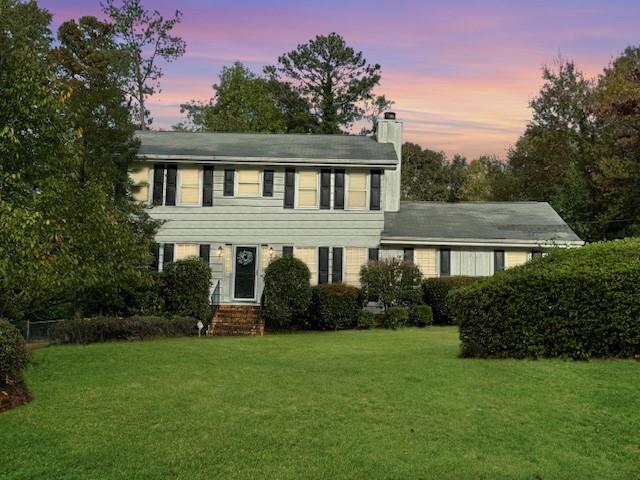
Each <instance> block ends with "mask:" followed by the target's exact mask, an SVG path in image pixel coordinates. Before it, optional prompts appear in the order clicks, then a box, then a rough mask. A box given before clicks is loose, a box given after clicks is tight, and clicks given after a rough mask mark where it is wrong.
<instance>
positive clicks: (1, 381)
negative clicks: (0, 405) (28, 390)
mask: <svg viewBox="0 0 640 480" xmlns="http://www.w3.org/2000/svg"><path fill="white" fill-rule="evenodd" d="M28 362H29V354H28V352H27V347H26V345H25V342H24V338H23V337H22V335H21V334H20V330H18V329H17V328H16V327H15V326H14V325H13V324H12V323H10V322H9V321H8V320H5V319H4V318H0V396H1V395H2V392H4V391H6V390H7V389H8V387H10V386H12V385H16V384H19V383H21V382H22V376H23V373H24V369H25V368H26V367H27V363H28ZM0 400H2V399H0Z"/></svg>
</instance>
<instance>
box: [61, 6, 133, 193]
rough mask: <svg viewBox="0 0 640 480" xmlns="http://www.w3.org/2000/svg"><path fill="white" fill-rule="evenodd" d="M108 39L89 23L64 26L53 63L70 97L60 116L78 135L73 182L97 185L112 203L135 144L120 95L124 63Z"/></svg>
mask: <svg viewBox="0 0 640 480" xmlns="http://www.w3.org/2000/svg"><path fill="white" fill-rule="evenodd" d="M113 33H114V29H113V26H112V25H110V24H107V23H104V22H101V21H99V20H98V19H96V18H95V17H82V18H80V20H78V22H76V21H74V20H69V21H67V22H64V23H63V24H62V25H61V26H60V28H59V30H58V41H59V47H58V48H57V49H56V50H55V59H56V61H57V66H58V71H59V75H60V77H61V79H62V80H63V81H64V82H65V83H66V85H67V86H68V89H69V91H70V92H71V94H70V97H69V99H68V101H67V102H66V112H67V115H68V117H69V118H68V120H69V122H70V123H71V124H72V125H73V129H74V131H76V132H78V141H77V142H76V143H77V147H78V149H79V161H78V164H77V177H78V179H79V181H80V183H81V184H84V183H86V182H89V181H98V182H101V183H102V184H103V185H105V186H106V187H107V188H109V190H110V193H111V196H112V198H123V197H125V195H126V193H127V186H128V182H129V179H128V170H129V168H130V167H131V165H132V164H133V163H134V161H135V158H136V153H137V150H138V146H139V142H138V141H137V140H136V139H135V137H134V134H135V125H134V124H133V123H132V122H131V119H130V115H129V109H128V108H127V103H126V100H125V95H124V93H123V90H124V86H125V85H126V74H127V57H126V55H125V51H124V49H123V48H121V47H119V46H118V45H116V44H115V42H114V38H113Z"/></svg>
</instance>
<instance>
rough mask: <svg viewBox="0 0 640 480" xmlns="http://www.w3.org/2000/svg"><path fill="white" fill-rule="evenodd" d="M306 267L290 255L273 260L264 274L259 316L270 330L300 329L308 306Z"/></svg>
mask: <svg viewBox="0 0 640 480" xmlns="http://www.w3.org/2000/svg"><path fill="white" fill-rule="evenodd" d="M310 278H311V273H310V272H309V267H307V266H306V265H305V263H304V262H302V261H301V260H299V259H297V258H294V257H292V256H289V255H285V256H283V257H280V258H276V259H275V260H274V261H273V262H271V263H270V264H269V266H268V267H267V269H266V271H265V274H264V293H263V308H262V317H263V318H264V320H265V324H266V325H267V326H268V327H272V328H290V327H292V326H294V325H296V326H301V325H302V324H303V323H304V319H305V317H306V315H307V311H308V309H309V306H310V305H311V285H310V284H309V279H310Z"/></svg>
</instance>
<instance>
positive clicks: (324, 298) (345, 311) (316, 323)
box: [309, 283, 364, 330]
mask: <svg viewBox="0 0 640 480" xmlns="http://www.w3.org/2000/svg"><path fill="white" fill-rule="evenodd" d="M311 298H312V300H311V311H310V315H309V318H310V320H311V326H312V327H313V328H317V329H320V330H344V329H346V328H354V327H355V326H356V325H357V323H358V316H359V313H360V310H361V309H362V304H363V303H364V297H363V295H362V292H361V290H360V289H358V288H356V287H352V286H350V285H345V284H344V283H334V284H323V285H316V286H314V287H313V289H312V297H311Z"/></svg>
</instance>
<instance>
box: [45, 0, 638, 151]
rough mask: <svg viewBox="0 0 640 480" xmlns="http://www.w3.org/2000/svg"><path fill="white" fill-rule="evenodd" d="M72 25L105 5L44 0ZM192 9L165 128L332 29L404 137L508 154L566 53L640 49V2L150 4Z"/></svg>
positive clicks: (165, 102) (169, 75)
mask: <svg viewBox="0 0 640 480" xmlns="http://www.w3.org/2000/svg"><path fill="white" fill-rule="evenodd" d="M39 4H40V5H41V6H43V7H45V8H47V9H48V10H49V11H50V12H51V13H52V14H53V15H54V25H53V27H54V28H57V26H58V25H59V24H60V23H61V22H62V21H64V20H67V19H69V18H78V17H80V16H82V15H98V16H101V15H100V9H99V7H98V2H97V0H96V1H95V2H94V1H93V0H89V1H87V0H82V1H80V0H66V1H62V0H41V1H40V2H39ZM145 5H146V6H147V8H155V9H158V10H160V11H161V13H164V14H167V15H169V14H171V13H172V12H173V11H174V10H175V8H180V10H182V12H183V15H184V16H183V21H182V24H180V25H179V26H178V28H177V33H178V35H180V36H182V38H184V39H185V40H186V42H187V53H186V55H185V56H184V57H183V58H182V59H180V60H178V61H177V62H175V63H172V64H169V65H166V66H165V68H164V70H165V77H164V79H163V80H162V92H161V93H160V94H158V95H156V96H154V97H152V99H151V101H150V102H149V106H150V109H151V113H152V116H153V119H154V123H153V126H154V127H156V128H170V126H171V125H173V124H175V123H177V122H179V121H180V120H181V119H182V116H181V115H180V111H179V105H180V103H183V102H185V101H187V100H190V99H198V100H206V99H208V98H210V97H211V96H212V90H211V84H213V83H215V82H216V81H217V77H218V73H219V72H220V69H221V67H222V66H223V65H228V64H230V63H231V62H233V61H235V60H240V61H242V62H243V63H245V64H246V65H248V66H249V67H250V68H251V69H253V70H254V71H256V72H259V71H261V69H262V67H263V66H264V65H265V64H269V63H272V62H274V61H275V60H276V58H277V56H278V55H279V54H281V53H284V52H287V51H289V50H292V49H293V48H294V47H295V46H296V45H297V44H298V43H303V42H305V41H307V40H308V39H310V38H312V37H313V36H315V35H316V34H326V33H330V32H332V31H335V32H338V33H340V34H341V35H342V36H344V37H345V39H346V41H347V43H348V44H349V45H351V46H353V47H354V48H356V49H358V50H362V51H363V52H364V54H365V57H366V58H367V59H368V60H369V61H370V62H372V63H380V64H381V65H382V82H381V85H380V87H379V88H378V90H377V91H378V93H384V94H385V95H387V97H388V98H391V99H392V100H394V101H395V105H394V107H393V109H394V110H395V111H396V112H397V114H398V119H400V120H403V121H404V122H405V124H404V127H405V128H404V132H405V140H408V141H413V142H416V143H419V144H421V145H423V146H425V147H429V148H431V149H435V150H444V151H445V152H446V153H447V154H449V155H452V154H453V153H462V154H464V155H466V156H468V157H469V158H473V157H475V156H477V155H479V154H482V153H491V154H496V155H498V156H499V157H502V158H504V156H505V153H506V151H507V149H508V148H509V146H511V145H512V144H513V143H514V142H515V141H516V139H517V138H518V136H519V134H520V133H521V132H522V130H523V129H524V127H525V125H526V122H527V120H528V119H529V117H530V111H529V109H528V101H529V100H530V99H531V98H532V97H533V96H534V95H535V94H536V92H537V91H538V89H539V87H540V83H541V82H540V69H541V66H542V65H543V64H545V63H552V62H553V61H554V58H556V57H557V56H558V55H559V54H560V55H562V56H563V57H565V58H571V59H573V60H575V62H576V63H577V65H578V66H579V67H580V68H581V69H582V70H584V71H585V72H586V73H587V74H588V75H589V76H595V75H597V74H598V72H599V71H600V70H601V69H602V67H603V66H605V65H606V64H607V63H608V62H609V61H610V60H611V59H612V58H613V57H615V56H616V55H617V54H619V53H620V52H621V51H622V50H623V49H624V48H625V47H626V46H628V45H637V44H640V28H639V26H640V0H608V1H605V0H597V1H596V0H529V1H514V0H512V1H490V0H485V1H479V0H478V1H472V0H450V1H402V0H395V1H392V0H387V1H380V0H367V1H352V0H340V1H333V0H322V1H319V0H318V1H308V0H276V1H257V0H254V1H247V0H228V1H205V0H182V1H180V2H175V1H165V0H162V1H146V2H145Z"/></svg>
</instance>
